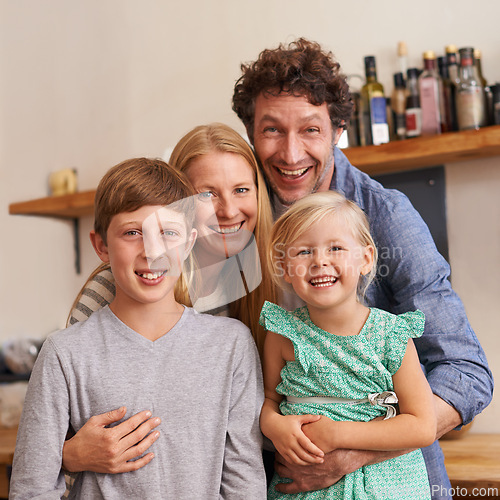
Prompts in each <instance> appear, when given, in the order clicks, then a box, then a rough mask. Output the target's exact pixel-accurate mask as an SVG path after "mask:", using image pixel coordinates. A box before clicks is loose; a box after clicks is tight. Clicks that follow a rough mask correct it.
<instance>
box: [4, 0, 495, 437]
mask: <svg viewBox="0 0 500 500" xmlns="http://www.w3.org/2000/svg"><path fill="white" fill-rule="evenodd" d="M479 4H481V5H479ZM479 4H476V5H475V6H473V7H471V5H470V2H469V1H465V0H453V1H452V0H443V1H441V2H435V1H430V0H422V1H420V2H418V4H414V3H412V4H409V3H408V4H407V3H405V2H401V1H399V0H385V1H384V0H382V1H379V2H372V1H369V0H354V1H352V2H340V1H338V0H337V1H335V0H313V1H312V2H309V3H304V2H303V1H298V0H287V1H286V2H285V1H282V0H274V1H272V2H270V1H268V0H254V1H253V2H242V1H234V0H227V1H224V0H217V1H212V2H204V1H203V0H197V1H189V0H188V1H186V2H173V1H172V0H170V1H168V0H158V1H155V0H141V1H140V2H138V1H135V0H86V1H85V2H69V1H67V0H46V1H44V2H37V1H33V0H31V1H30V0H0V41H1V43H0V103H1V110H2V112H1V115H0V200H1V210H0V225H1V227H2V237H1V239H0V262H1V263H2V272H1V275H0V304H1V305H0V312H1V314H0V341H2V340H5V339H7V338H11V337H16V336H37V337H40V336H45V335H46V334H47V333H49V332H50V331H52V330H54V329H56V328H60V327H61V326H63V325H64V322H65V318H66V315H67V313H68V309H69V307H70V304H71V302H72V300H73V298H74V296H75V294H76V292H77V290H78V289H79V287H80V285H81V283H82V282H83V280H84V277H85V276H86V275H87V274H88V273H89V272H90V270H91V269H92V268H93V267H94V266H95V265H96V263H97V259H96V257H95V256H94V255H93V253H92V251H91V249H90V244H89V243H88V237H87V235H88V231H89V230H90V227H91V220H90V218H84V219H82V221H81V223H82V229H81V238H82V253H83V255H82V264H83V269H82V274H81V275H80V276H78V275H76V274H75V271H74V266H73V261H74V256H73V248H72V235H71V231H72V228H71V224H70V223H69V222H64V221H59V220H51V219H45V218H34V217H20V216H9V215H8V204H9V203H12V202H15V201H23V200H28V199H31V198H38V197H42V196H45V195H46V194H47V178H48V175H49V173H50V172H52V171H54V170H58V169H61V168H65V167H68V166H71V167H76V168H77V169H78V175H79V182H80V188H81V189H82V190H84V189H92V188H94V187H95V186H96V184H97V182H98V180H99V178H100V177H101V176H102V174H103V173H104V172H105V171H106V170H107V169H108V168H109V167H110V166H112V165H114V164H115V163H117V162H119V161H121V160H123V159H125V158H129V157H132V156H138V155H144V156H160V155H161V154H162V153H163V151H164V150H165V148H166V147H167V146H170V145H173V144H175V142H176V141H177V140H178V139H179V138H180V137H181V136H182V135H183V134H184V133H185V132H186V131H188V130H189V129H190V128H192V127H193V126H195V125H198V124H201V123H207V122H210V121H223V122H226V123H228V124H230V125H233V126H234V127H236V128H237V129H238V130H240V131H243V128H242V126H241V124H240V123H239V121H238V119H237V118H236V116H235V115H234V113H233V112H232V111H231V106H230V99H231V94H232V87H233V84H234V82H235V80H236V79H237V78H238V76H239V64H240V62H242V61H250V60H253V59H254V58H255V57H256V56H257V54H258V53H259V52H260V51H261V50H262V49H264V48H265V47H274V46H276V45H277V44H278V43H279V42H281V41H290V40H292V39H294V38H295V37H297V36H305V37H308V38H311V39H314V40H317V41H319V42H321V43H322V44H323V45H324V46H325V47H327V48H329V49H330V50H332V51H333V52H334V54H335V55H336V56H337V58H338V59H339V61H340V62H341V64H342V66H343V68H344V71H345V72H346V73H348V74H362V73H363V57H364V56H365V55H369V54H372V55H375V56H376V57H377V65H378V74H379V79H380V80H381V81H382V83H384V85H385V86H386V89H387V90H388V91H390V90H391V89H392V73H394V72H395V71H397V63H396V46H397V42H398V41H399V40H406V42H407V44H408V48H409V51H410V61H409V62H410V65H417V66H420V65H421V54H422V52H423V51H424V50H427V49H433V50H435V51H436V52H437V53H439V54H441V53H442V52H443V51H444V46H445V45H446V44H448V43H455V44H456V45H457V46H459V47H460V46H465V45H472V46H475V47H477V48H480V49H482V51H483V59H484V62H483V69H484V73H485V76H486V78H487V79H488V80H489V81H490V82H493V81H500V43H499V35H498V29H497V24H498V22H497V19H498V17H499V15H500V4H498V5H497V4H496V3H494V2H493V3H491V2H479ZM486 14H487V15H486ZM499 160H500V159H499V158H494V159H491V160H483V161H478V162H469V163H464V164H460V165H454V166H449V167H448V168H447V182H448V217H449V228H450V246H451V249H452V250H451V258H452V266H453V273H454V283H455V285H456V288H457V290H458V291H459V293H460V294H461V296H462V297H463V299H464V302H465V305H466V308H467V311H468V313H469V315H470V319H471V322H472V324H473V326H474V328H475V329H476V331H477V334H478V337H479V338H480V340H481V342H482V344H483V345H484V347H485V350H486V352H487V354H488V357H489V360H490V364H491V365H492V367H493V368H494V369H495V370H496V367H497V366H500V345H499V341H498V340H497V335H496V334H497V327H496V325H497V322H496V321H495V320H496V318H495V311H494V304H495V302H496V301H497V299H498V297H499V293H498V289H497V283H498V282H499V281H500V280H499V278H500V271H499V270H498V265H497V263H498V261H499V257H500V255H499V253H500V235H499V232H498V220H499V218H498V215H499V213H498V212H499V207H500V201H498V192H499V188H500V175H499V173H498V172H499V171H498V169H497V168H496V167H497V165H498V161H499ZM497 374H498V375H500V372H498V370H497ZM499 378H500V377H499ZM499 413H500V403H496V404H495V403H494V404H492V405H491V406H490V407H489V408H488V409H487V410H486V411H485V412H484V413H483V414H482V415H480V416H479V417H478V418H477V419H476V424H475V427H474V428H475V429H476V430H481V431H485V432H486V431H488V432H500V425H499V424H498V422H499V418H498V417H499V416H500V415H499Z"/></svg>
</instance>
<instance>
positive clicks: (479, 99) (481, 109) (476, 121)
mask: <svg viewBox="0 0 500 500" xmlns="http://www.w3.org/2000/svg"><path fill="white" fill-rule="evenodd" d="M459 54H460V71H459V81H458V85H457V93H456V99H455V103H456V107H457V120H458V129H459V130H467V129H478V128H479V127H483V126H484V125H486V113H485V106H484V88H483V85H482V82H481V80H480V78H479V75H478V73H477V68H476V67H475V66H474V49H473V48H472V47H464V48H462V49H460V50H459Z"/></svg>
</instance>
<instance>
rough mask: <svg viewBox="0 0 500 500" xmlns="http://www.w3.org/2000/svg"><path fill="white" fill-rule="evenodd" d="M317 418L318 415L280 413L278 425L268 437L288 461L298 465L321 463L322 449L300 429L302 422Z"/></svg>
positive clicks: (305, 422)
mask: <svg viewBox="0 0 500 500" xmlns="http://www.w3.org/2000/svg"><path fill="white" fill-rule="evenodd" d="M319 419H320V415H280V418H279V426H276V427H275V429H274V431H273V432H272V435H269V436H268V437H269V439H271V441H272V442H273V444H274V446H275V447H276V449H277V450H278V451H279V453H280V454H281V456H282V457H284V458H285V460H287V461H288V462H291V463H294V464H298V465H308V464H319V463H323V456H324V453H323V451H322V450H321V449H320V448H318V447H317V446H316V445H315V444H314V443H313V442H312V441H311V440H310V439H309V438H308V437H307V436H306V435H305V434H304V432H303V431H302V426H303V425H304V424H309V423H311V422H316V421H317V420H319Z"/></svg>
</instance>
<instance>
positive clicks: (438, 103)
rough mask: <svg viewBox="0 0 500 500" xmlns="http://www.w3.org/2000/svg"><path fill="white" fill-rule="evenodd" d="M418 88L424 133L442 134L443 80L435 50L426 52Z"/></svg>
mask: <svg viewBox="0 0 500 500" xmlns="http://www.w3.org/2000/svg"><path fill="white" fill-rule="evenodd" d="M418 90H419V93H420V107H421V108H422V135H434V134H440V133H441V131H442V124H441V123H442V122H444V109H443V97H442V96H443V82H442V80H441V77H440V76H439V73H438V69H437V62H436V54H435V53H434V51H433V50H428V51H426V52H424V70H423V71H422V73H421V75H420V76H419V77H418Z"/></svg>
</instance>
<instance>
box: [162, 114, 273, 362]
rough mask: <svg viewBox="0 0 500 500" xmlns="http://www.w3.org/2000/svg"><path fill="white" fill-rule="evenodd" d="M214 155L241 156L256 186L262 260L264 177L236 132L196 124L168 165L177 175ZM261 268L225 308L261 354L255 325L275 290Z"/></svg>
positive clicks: (267, 208)
mask: <svg viewBox="0 0 500 500" xmlns="http://www.w3.org/2000/svg"><path fill="white" fill-rule="evenodd" d="M214 152H220V153H233V154H236V155H238V156H241V157H242V158H243V159H244V160H245V161H246V162H247V163H248V165H249V167H250V168H251V169H252V170H253V173H254V176H255V184H256V186H257V223H256V225H255V230H254V235H255V241H256V243H257V248H258V251H259V254H260V258H261V259H262V261H264V259H265V257H264V256H265V253H266V247H267V239H268V238H269V233H270V231H271V227H272V224H273V218H272V211H271V203H270V201H269V196H268V193H267V187H266V183H265V180H264V177H263V175H262V173H261V171H260V168H259V166H258V164H257V160H256V159H255V155H254V154H253V151H252V148H251V147H250V145H249V144H248V143H247V142H246V141H245V139H244V138H243V137H242V136H241V135H240V134H239V133H238V132H236V130H234V129H232V128H231V127H229V126H227V125H225V124H223V123H210V124H208V125H200V126H198V127H195V128H194V129H192V130H191V131H190V132H188V133H187V134H186V135H185V136H184V137H182V138H181V139H180V140H179V142H178V143H177V145H176V146H175V148H174V150H173V151H172V154H171V156H170V159H169V163H170V164H171V165H172V166H173V167H175V168H176V169H178V170H180V171H181V172H187V171H188V170H189V166H190V165H191V162H192V161H193V160H194V159H196V158H199V157H201V156H204V155H207V154H210V153H214ZM195 250H196V248H195ZM258 258H259V256H256V259H258ZM256 265H257V263H256ZM264 267H265V264H264V262H262V268H263V272H262V282H261V283H260V285H259V286H258V287H257V288H256V289H255V290H253V291H252V292H250V293H249V294H248V295H245V296H244V297H242V298H241V299H239V300H237V301H235V302H232V303H231V304H230V305H229V314H230V316H231V317H233V318H238V319H239V320H240V321H242V322H243V323H244V324H245V325H247V326H248V327H249V328H250V330H251V331H252V334H253V336H254V339H255V342H256V344H257V347H258V349H259V353H260V354H261V355H262V352H263V346H264V339H265V334H266V332H265V330H264V328H263V327H262V326H260V325H259V315H260V310H261V309H262V305H263V304H264V300H269V301H276V298H277V291H276V287H275V286H274V284H273V282H272V280H271V278H270V276H269V275H268V273H266V272H264V271H265V269H264Z"/></svg>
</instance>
